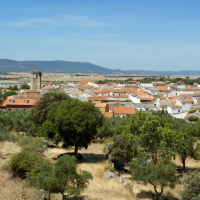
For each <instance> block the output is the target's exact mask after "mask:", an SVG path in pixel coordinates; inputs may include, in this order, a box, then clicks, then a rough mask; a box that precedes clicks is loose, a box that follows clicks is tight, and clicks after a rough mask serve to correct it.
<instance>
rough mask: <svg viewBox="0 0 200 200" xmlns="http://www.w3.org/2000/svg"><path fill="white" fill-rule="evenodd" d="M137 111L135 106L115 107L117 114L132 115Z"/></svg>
mask: <svg viewBox="0 0 200 200" xmlns="http://www.w3.org/2000/svg"><path fill="white" fill-rule="evenodd" d="M135 113H136V111H135V108H124V107H117V108H116V109H115V114H129V115H132V114H135Z"/></svg>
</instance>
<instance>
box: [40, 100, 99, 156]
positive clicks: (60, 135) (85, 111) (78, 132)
mask: <svg viewBox="0 0 200 200" xmlns="http://www.w3.org/2000/svg"><path fill="white" fill-rule="evenodd" d="M102 121H103V116H102V114H101V112H100V110H99V109H98V108H96V107H95V106H94V105H93V104H91V103H90V102H82V101H79V100H78V99H72V98H69V99H68V100H65V101H62V102H61V104H60V105H58V107H57V109H54V108H53V109H52V110H50V111H49V113H48V114H47V120H46V121H45V122H44V123H43V124H42V127H41V128H40V129H39V132H38V134H39V135H41V136H45V137H47V138H49V139H52V140H53V141H54V142H58V141H63V142H64V145H65V146H75V153H77V152H78V149H79V148H83V147H84V148H87V147H88V144H89V143H90V142H91V140H92V139H94V137H95V136H96V135H97V128H98V127H99V126H101V125H102Z"/></svg>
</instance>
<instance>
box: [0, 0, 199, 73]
mask: <svg viewBox="0 0 200 200" xmlns="http://www.w3.org/2000/svg"><path fill="white" fill-rule="evenodd" d="M0 58H7V59H14V60H65V61H80V62H90V63H93V64H96V65H99V66H102V67H106V68H109V69H123V70H130V69H133V70H134V69H141V70H160V71H164V70H167V71H169V70H173V71H178V70H200V1H199V0H190V1H189V0H123V1H122V0H120V1H119V0H101V1H100V0H34V1H31V0H30V1H29V0H7V1H6V0H1V1H0Z"/></svg>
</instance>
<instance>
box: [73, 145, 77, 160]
mask: <svg viewBox="0 0 200 200" xmlns="http://www.w3.org/2000/svg"><path fill="white" fill-rule="evenodd" d="M74 154H75V157H76V158H77V157H78V147H77V146H76V145H75V149H74Z"/></svg>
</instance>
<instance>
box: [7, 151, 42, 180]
mask: <svg viewBox="0 0 200 200" xmlns="http://www.w3.org/2000/svg"><path fill="white" fill-rule="evenodd" d="M42 160H43V159H42V158H41V157H40V156H38V155H34V154H30V153H27V152H25V151H22V152H20V153H18V154H15V155H14V156H13V157H12V158H11V161H10V169H11V170H12V172H13V175H14V176H19V177H21V178H26V176H27V172H30V171H31V170H32V169H33V166H34V165H36V164H37V163H41V162H42Z"/></svg>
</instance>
